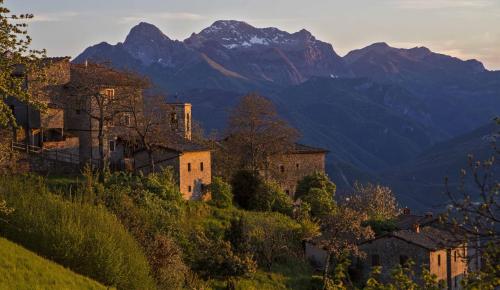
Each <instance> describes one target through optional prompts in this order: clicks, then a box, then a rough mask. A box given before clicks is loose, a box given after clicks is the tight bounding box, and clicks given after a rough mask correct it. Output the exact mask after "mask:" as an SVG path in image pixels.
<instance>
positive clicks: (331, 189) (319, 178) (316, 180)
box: [295, 172, 336, 199]
mask: <svg viewBox="0 0 500 290" xmlns="http://www.w3.org/2000/svg"><path fill="white" fill-rule="evenodd" d="M311 188H319V189H322V190H324V191H326V192H328V194H330V195H331V197H332V199H333V196H334V194H335V190H336V186H335V184H334V183H333V182H331V181H330V178H328V176H327V175H326V174H325V173H323V172H314V173H312V174H310V175H307V176H305V177H304V178H302V179H301V180H300V181H299V182H298V183H297V189H296V190H295V199H299V198H301V197H302V196H303V195H306V194H308V193H309V191H310V190H311Z"/></svg>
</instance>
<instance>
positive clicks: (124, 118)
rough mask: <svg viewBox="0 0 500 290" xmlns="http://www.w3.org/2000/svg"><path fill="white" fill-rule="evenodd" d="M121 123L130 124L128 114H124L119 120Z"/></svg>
mask: <svg viewBox="0 0 500 290" xmlns="http://www.w3.org/2000/svg"><path fill="white" fill-rule="evenodd" d="M120 123H121V125H123V126H130V115H129V114H124V115H123V116H122V118H121V120H120Z"/></svg>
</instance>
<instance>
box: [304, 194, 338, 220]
mask: <svg viewBox="0 0 500 290" xmlns="http://www.w3.org/2000/svg"><path fill="white" fill-rule="evenodd" d="M302 200H303V201H304V202H306V203H308V204H309V205H310V206H311V212H310V214H311V216H312V217H317V218H321V217H325V216H327V215H329V214H332V213H333V212H334V210H335V206H336V204H335V201H334V200H333V196H332V194H331V193H330V192H328V191H326V190H325V189H321V188H311V189H310V190H309V192H308V193H307V194H305V195H303V196H302Z"/></svg>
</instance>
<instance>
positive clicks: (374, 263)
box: [372, 255, 380, 267]
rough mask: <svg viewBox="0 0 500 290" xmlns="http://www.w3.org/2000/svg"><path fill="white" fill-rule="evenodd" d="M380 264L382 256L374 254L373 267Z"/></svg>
mask: <svg viewBox="0 0 500 290" xmlns="http://www.w3.org/2000/svg"><path fill="white" fill-rule="evenodd" d="M375 266H380V256H379V255H372V267H375Z"/></svg>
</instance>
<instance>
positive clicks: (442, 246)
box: [360, 224, 468, 289]
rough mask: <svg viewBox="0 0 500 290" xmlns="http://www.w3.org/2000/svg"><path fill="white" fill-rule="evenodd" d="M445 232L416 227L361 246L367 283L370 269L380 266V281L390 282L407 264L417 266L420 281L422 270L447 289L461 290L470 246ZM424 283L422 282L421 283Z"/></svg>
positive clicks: (377, 238)
mask: <svg viewBox="0 0 500 290" xmlns="http://www.w3.org/2000/svg"><path fill="white" fill-rule="evenodd" d="M452 241H453V239H452V237H451V236H450V235H449V234H448V233H447V232H445V231H443V230H440V229H438V228H436V227H433V226H420V225H418V224H417V225H414V226H413V229H404V230H397V231H394V232H391V233H388V234H385V235H381V236H379V237H376V238H375V239H373V240H369V241H366V242H364V243H362V244H361V245H360V248H361V250H363V252H365V253H366V259H365V260H363V261H362V263H361V265H362V277H363V278H364V279H367V278H368V276H369V273H370V271H371V268H372V267H374V266H381V267H382V269H385V270H384V271H382V275H381V277H380V280H381V281H387V280H388V278H389V275H390V271H388V270H390V269H394V268H395V267H396V266H397V265H398V264H400V265H402V266H403V267H404V266H405V265H406V262H407V261H408V260H410V259H411V260H412V261H413V262H415V265H416V267H415V269H414V270H415V275H416V277H421V274H422V271H421V267H422V266H424V267H426V268H427V269H428V270H429V272H430V273H431V274H435V275H436V277H437V279H438V281H442V282H445V283H446V285H447V287H448V289H461V287H460V281H461V280H462V279H463V278H464V276H465V275H466V274H467V255H468V253H467V246H466V244H465V243H455V242H452ZM420 282H422V281H420Z"/></svg>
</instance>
